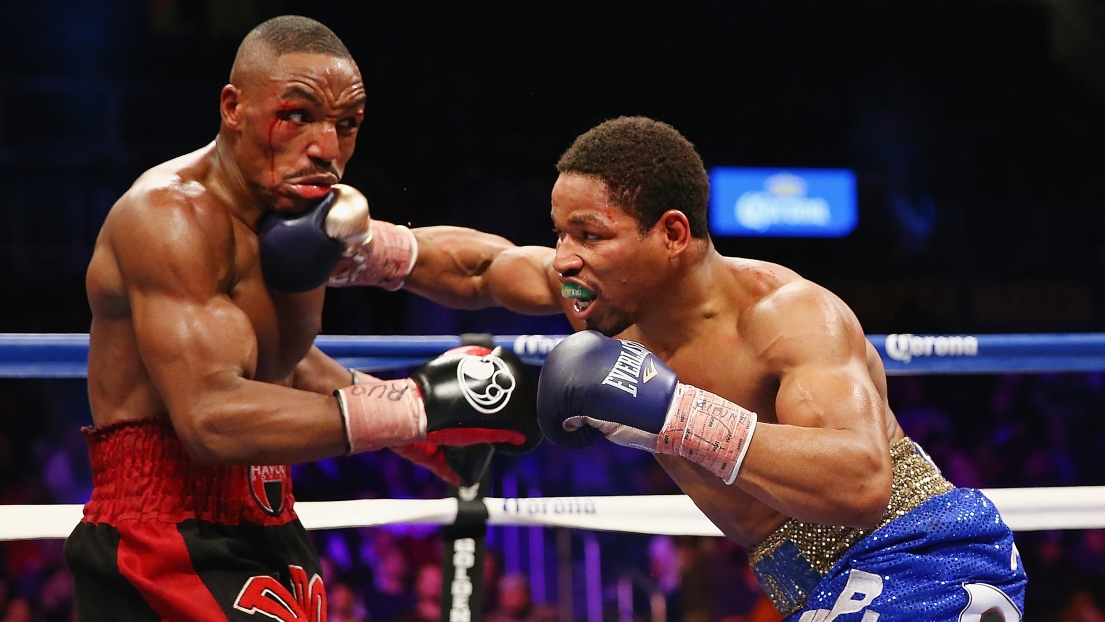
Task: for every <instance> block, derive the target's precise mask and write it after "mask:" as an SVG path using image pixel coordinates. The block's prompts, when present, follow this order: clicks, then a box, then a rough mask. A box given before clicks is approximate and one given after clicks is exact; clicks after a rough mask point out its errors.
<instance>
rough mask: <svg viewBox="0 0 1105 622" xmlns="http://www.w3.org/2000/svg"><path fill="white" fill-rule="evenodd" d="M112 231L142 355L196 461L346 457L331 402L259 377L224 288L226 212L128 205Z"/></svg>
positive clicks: (245, 325)
mask: <svg viewBox="0 0 1105 622" xmlns="http://www.w3.org/2000/svg"><path fill="white" fill-rule="evenodd" d="M126 214H127V215H126V216H124V220H123V221H122V222H119V223H117V224H118V226H116V227H115V228H114V231H115V232H116V234H117V235H116V236H115V237H114V239H113V247H114V250H115V254H116V258H117V260H118V262H119V266H120V270H121V272H122V275H123V279H124V282H125V283H126V288H127V293H128V297H129V300H130V306H131V314H132V317H133V321H134V329H135V336H136V339H137V342H138V350H139V353H140V355H141V357H142V361H143V363H144V365H145V367H146V369H147V370H148V372H149V375H150V378H151V379H152V381H153V383H154V384H155V386H156V388H157V390H158V392H159V394H160V396H161V399H162V400H163V401H164V404H165V407H166V408H167V409H168V414H169V417H170V419H171V421H172V424H173V427H174V428H175V429H176V432H177V434H178V435H179V437H180V439H181V441H182V442H183V444H184V446H185V447H186V448H187V449H188V452H189V453H190V454H191V456H192V457H193V458H194V459H195V460H197V461H199V462H202V463H215V462H226V463H243V464H266V463H268V464H285V463H292V462H303V461H309V460H316V459H319V458H323V457H328V456H336V455H342V454H344V453H345V438H344V433H343V428H342V423H341V414H340V412H339V410H338V404H337V400H336V399H335V398H334V397H332V396H323V395H318V394H315V393H309V392H306V391H298V390H295V389H291V388H287V387H281V386H276V385H272V384H268V383H262V382H257V381H254V380H251V379H250V378H249V377H250V376H251V375H252V374H253V372H254V370H255V367H256V357H257V342H256V337H255V334H254V328H253V326H252V324H251V322H250V320H249V318H248V317H247V316H246V315H245V313H244V312H243V311H242V310H241V309H240V308H238V307H237V306H236V305H235V304H234V302H233V301H232V300H231V299H230V297H229V296H228V295H227V294H226V293H225V292H224V291H223V290H224V287H225V285H224V284H223V283H222V281H223V280H224V279H225V278H226V276H225V272H226V270H225V266H224V264H225V263H226V262H227V261H228V259H227V258H228V257H229V256H230V253H232V252H233V248H232V245H233V242H232V241H230V239H229V230H230V224H229V223H227V222H225V221H223V222H219V221H218V219H220V218H223V219H225V218H226V216H225V215H224V214H215V213H211V212H210V211H209V210H202V209H198V208H193V207H192V206H190V205H188V204H187V203H184V202H182V201H180V200H179V199H169V200H165V201H162V202H161V204H155V205H146V206H137V207H133V208H132V209H130V210H127V212H126Z"/></svg>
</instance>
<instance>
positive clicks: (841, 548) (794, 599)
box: [749, 438, 954, 615]
mask: <svg viewBox="0 0 1105 622" xmlns="http://www.w3.org/2000/svg"><path fill="white" fill-rule="evenodd" d="M890 457H891V460H892V462H893V467H894V483H893V488H892V490H891V493H890V503H889V504H888V505H887V507H886V513H884V514H883V517H882V521H880V522H879V524H878V526H877V527H875V528H874V529H854V528H851V527H839V526H830V525H818V524H814V523H803V522H801V521H798V520H794V519H791V520H789V521H787V522H786V523H783V525H782V526H781V527H779V528H778V529H776V530H775V531H774V532H772V533H771V535H769V536H768V537H767V538H765V539H764V541H763V542H760V543H759V544H757V545H755V546H753V547H752V548H751V550H750V551H749V559H750V560H751V563H752V570H753V571H754V572H755V573H756V577H757V578H758V579H759V581H760V585H761V587H763V589H764V592H766V593H767V595H768V597H769V598H770V599H771V602H772V604H774V605H775V609H776V610H777V611H778V612H779V613H781V614H783V615H790V614H792V613H794V612H796V611H798V610H800V609H801V608H802V607H804V606H805V604H806V602H807V601H808V600H809V597H810V590H811V589H813V587H814V586H816V584H817V583H818V582H819V581H820V579H821V578H822V577H824V576H825V575H826V574H827V573H828V572H829V570H831V569H832V567H833V566H834V565H836V562H837V561H839V560H840V558H841V557H843V556H844V553H846V552H847V551H848V549H850V548H851V547H852V545H853V544H855V543H856V542H859V541H860V540H862V539H863V538H864V537H866V536H867V535H868V534H870V533H872V532H874V531H877V530H879V529H881V528H882V527H884V526H886V525H887V524H888V523H890V522H891V521H893V520H894V519H896V518H898V517H900V516H904V515H905V514H907V513H909V512H910V511H911V510H913V509H914V508H916V507H917V506H919V505H921V504H922V503H923V502H925V501H926V500H928V499H930V498H932V497H935V496H936V495H940V494H943V493H945V492H948V491H949V490H951V489H953V488H954V486H952V484H951V482H949V481H948V480H946V479H944V477H943V476H942V475H941V474H940V470H939V469H937V468H936V466H935V465H934V464H933V463H932V462H931V461H930V460H929V459H928V458H927V457H926V456H925V455H923V454H922V453H921V451H920V448H919V447H917V446H916V445H915V444H914V443H913V442H912V441H911V440H909V438H903V439H901V440H899V441H897V442H895V443H894V444H893V445H891V446H890Z"/></svg>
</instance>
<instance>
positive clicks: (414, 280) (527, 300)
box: [403, 226, 564, 315]
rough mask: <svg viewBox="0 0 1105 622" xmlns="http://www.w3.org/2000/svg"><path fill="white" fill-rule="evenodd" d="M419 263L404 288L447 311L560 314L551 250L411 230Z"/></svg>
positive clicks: (441, 230)
mask: <svg viewBox="0 0 1105 622" xmlns="http://www.w3.org/2000/svg"><path fill="white" fill-rule="evenodd" d="M414 235H415V239H416V240H417V241H418V260H417V261H416V262H415V266H414V269H413V270H412V271H411V273H410V275H409V276H408V277H407V279H406V282H405V284H404V286H403V288H404V289H406V290H407V291H410V292H413V293H415V294H418V295H419V296H423V297H425V298H429V299H430V300H433V301H435V302H438V303H440V304H443V305H445V306H448V307H453V308H461V309H479V308H484V307H491V306H501V307H506V308H507V309H510V310H512V311H515V312H517V313H524V314H528V315H548V314H553V313H559V312H563V311H564V306H563V305H564V303H563V299H562V298H561V296H560V283H559V281H557V280H556V273H555V272H554V271H553V270H552V259H553V254H554V253H555V251H554V249H552V248H548V247H543V246H515V245H514V244H512V243H511V242H510V241H509V240H507V239H505V238H502V237H499V236H496V235H491V234H488V233H483V232H480V231H476V230H474V229H465V228H463V227H444V226H442V227H420V228H418V229H414Z"/></svg>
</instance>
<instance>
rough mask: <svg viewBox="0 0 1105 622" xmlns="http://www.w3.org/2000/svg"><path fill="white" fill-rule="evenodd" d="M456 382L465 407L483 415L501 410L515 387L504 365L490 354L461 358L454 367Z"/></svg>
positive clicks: (467, 355)
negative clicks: (466, 405)
mask: <svg viewBox="0 0 1105 622" xmlns="http://www.w3.org/2000/svg"><path fill="white" fill-rule="evenodd" d="M457 380H458V381H459V382H460V392H461V394H462V395H464V399H465V400H467V401H468V404H469V405H470V406H472V408H475V409H476V410H477V411H479V412H481V413H484V414H486V415H490V414H493V413H497V412H499V411H500V410H502V409H503V408H504V407H505V406H506V405H507V403H508V402H510V394H511V393H513V392H514V387H515V386H517V384H518V383H517V381H516V380H515V378H514V375H513V374H511V373H510V368H509V367H507V365H506V363H504V362H503V360H502V359H500V358H499V357H497V356H490V355H488V356H475V355H472V354H466V355H464V359H463V360H461V362H460V364H459V365H457Z"/></svg>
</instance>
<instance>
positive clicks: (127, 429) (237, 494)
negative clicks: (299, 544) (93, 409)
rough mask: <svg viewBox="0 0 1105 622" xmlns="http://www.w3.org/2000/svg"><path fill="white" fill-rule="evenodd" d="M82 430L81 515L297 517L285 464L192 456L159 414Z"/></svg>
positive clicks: (96, 519)
mask: <svg viewBox="0 0 1105 622" xmlns="http://www.w3.org/2000/svg"><path fill="white" fill-rule="evenodd" d="M84 433H85V438H86V439H87V440H88V453H89V455H90V456H91V458H92V498H91V500H89V502H88V503H87V504H85V506H84V521H85V522H91V523H101V522H102V523H117V522H119V521H124V520H142V521H161V522H172V523H177V522H180V521H182V520H186V519H189V518H196V519H200V520H205V521H210V522H213V523H222V524H226V525H238V524H242V523H254V524H262V525H282V524H284V523H287V522H290V521H292V520H294V519H295V518H296V516H295V511H294V510H293V509H292V504H293V502H294V500H295V499H294V497H293V496H292V479H291V468H290V467H288V466H285V465H281V466H262V467H257V466H253V467H250V466H241V465H226V464H216V465H199V464H196V463H195V462H193V461H192V458H191V457H190V456H189V455H188V452H187V451H186V450H185V449H184V447H183V445H181V443H180V439H178V438H177V436H176V433H175V432H174V431H173V428H172V426H171V425H169V423H167V422H163V421H155V420H150V419H146V420H138V421H122V422H119V423H114V424H111V425H108V426H104V427H102V428H85V429H84Z"/></svg>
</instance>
